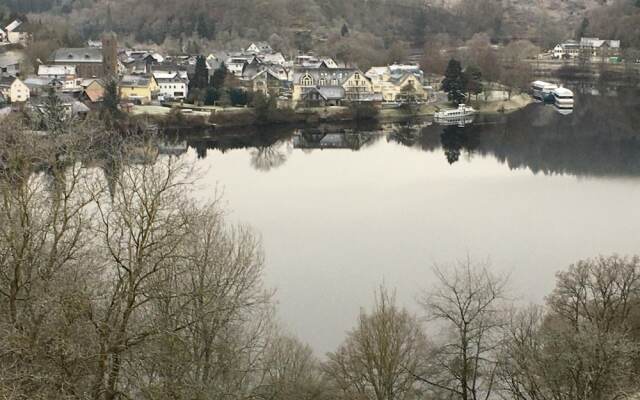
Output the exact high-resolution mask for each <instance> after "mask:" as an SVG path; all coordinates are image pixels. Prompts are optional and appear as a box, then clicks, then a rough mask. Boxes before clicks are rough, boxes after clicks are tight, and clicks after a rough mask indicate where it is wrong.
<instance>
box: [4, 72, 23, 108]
mask: <svg viewBox="0 0 640 400" xmlns="http://www.w3.org/2000/svg"><path fill="white" fill-rule="evenodd" d="M0 93H2V95H3V96H4V97H5V99H9V101H10V102H11V103H23V102H25V101H27V100H29V97H30V94H29V88H28V87H27V85H25V84H24V83H23V82H22V81H21V80H20V79H18V78H14V77H7V78H0Z"/></svg>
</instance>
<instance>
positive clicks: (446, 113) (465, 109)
mask: <svg viewBox="0 0 640 400" xmlns="http://www.w3.org/2000/svg"><path fill="white" fill-rule="evenodd" d="M475 113H476V110H474V109H473V107H471V106H467V105H465V104H459V105H458V108H456V109H453V110H442V111H438V112H437V113H435V115H434V117H435V119H436V120H456V119H462V118H465V117H469V116H472V115H474V114H475Z"/></svg>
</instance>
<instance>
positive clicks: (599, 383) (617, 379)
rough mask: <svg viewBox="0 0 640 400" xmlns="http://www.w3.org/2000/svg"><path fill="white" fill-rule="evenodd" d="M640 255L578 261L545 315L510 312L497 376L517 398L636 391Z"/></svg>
mask: <svg viewBox="0 0 640 400" xmlns="http://www.w3.org/2000/svg"><path fill="white" fill-rule="evenodd" d="M639 290H640V259H639V258H637V257H634V258H621V257H618V256H612V257H599V258H596V259H590V260H584V261H579V262H578V263H577V264H575V265H572V266H570V267H569V269H568V270H567V271H565V272H560V273H558V275H557V283H556V288H555V290H554V291H553V293H552V294H551V295H550V296H549V298H548V299H547V303H548V309H547V311H546V312H545V313H543V312H542V310H541V309H540V308H534V309H531V310H526V311H522V312H519V313H517V314H515V317H514V318H512V322H511V324H510V328H509V329H508V340H507V342H506V346H505V352H504V359H505V364H504V366H503V368H502V371H501V377H502V380H503V382H504V383H505V387H506V390H507V392H508V393H509V394H510V395H511V396H513V397H515V398H518V399H523V400H529V399H531V400H538V399H554V400H556V399H557V400H568V399H598V400H599V399H615V398H619V397H620V396H624V395H628V394H632V393H636V392H637V391H638V390H639V389H640V387H639V385H638V354H639V353H638V352H639V351H640V347H639V345H638V342H637V338H635V337H634V334H635V332H637V327H638V313H637V309H638V305H639V302H640V292H639Z"/></svg>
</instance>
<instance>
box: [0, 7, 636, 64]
mask: <svg viewBox="0 0 640 400" xmlns="http://www.w3.org/2000/svg"><path fill="white" fill-rule="evenodd" d="M639 6H640V2H639V1H637V0H613V1H612V0H608V1H607V0H539V1H535V2H532V1H530V0H176V1H172V2H169V1H166V0H0V13H2V14H0V17H2V18H1V19H4V20H7V19H8V15H9V13H13V14H16V13H18V14H22V15H23V16H26V17H27V18H28V19H29V20H30V21H31V23H32V24H36V25H40V26H41V27H44V28H42V29H44V30H45V31H46V35H47V37H51V30H52V29H53V28H52V27H60V26H62V27H63V28H60V29H57V32H60V31H63V32H64V36H65V38H64V40H71V41H74V40H82V39H87V38H96V37H98V36H99V35H100V34H101V33H102V32H104V31H105V30H113V31H115V32H117V33H118V34H119V35H120V37H121V38H122V40H123V41H127V42H128V43H130V44H135V43H146V44H150V45H153V44H155V45H162V46H164V48H165V49H167V50H168V51H172V50H175V51H177V52H179V51H190V52H193V51H199V50H200V49H212V48H223V47H224V48H237V47H239V46H242V45H244V44H246V43H247V42H248V41H254V40H268V41H269V42H270V43H271V44H272V45H273V46H274V47H276V48H278V49H279V50H282V51H284V52H293V51H296V50H299V49H302V50H310V49H315V50H319V51H324V52H327V53H330V54H331V55H334V56H337V57H342V58H344V59H346V61H351V60H362V59H363V58H365V59H366V58H367V57H368V58H369V59H368V60H367V61H369V62H377V61H383V60H378V59H375V57H386V58H389V59H393V58H400V56H402V55H403V54H405V53H406V51H407V49H409V48H414V49H416V48H418V49H419V48H422V47H423V46H424V45H425V43H426V44H428V43H429V42H432V41H434V40H437V41H439V42H440V43H442V42H445V44H446V45H456V44H457V45H460V44H462V43H464V42H465V41H467V40H468V39H470V38H471V37H472V36H473V35H474V34H476V33H486V34H487V35H488V36H489V37H490V38H491V40H492V41H493V42H494V43H498V42H502V43H506V42H510V41H513V40H515V39H528V40H531V41H532V42H534V43H535V44H537V45H539V46H541V47H543V48H545V47H549V46H551V45H553V44H554V43H556V42H557V41H559V40H563V39H568V38H572V37H575V36H576V35H578V34H583V35H594V36H601V37H606V38H611V39H622V40H623V46H624V45H633V46H636V47H640V28H639V27H640V7H639ZM612 21H615V22H616V23H612ZM35 31H36V32H37V31H38V29H35ZM371 58H374V59H371Z"/></svg>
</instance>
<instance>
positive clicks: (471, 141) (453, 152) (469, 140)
mask: <svg viewBox="0 0 640 400" xmlns="http://www.w3.org/2000/svg"><path fill="white" fill-rule="evenodd" d="M440 142H441V143H442V149H443V150H444V154H445V156H446V157H447V161H449V164H454V163H456V162H458V161H459V160H460V154H461V153H462V150H466V151H467V152H468V154H469V155H471V154H472V153H473V151H474V150H475V149H476V148H477V147H478V136H477V135H474V134H473V131H472V130H471V129H469V128H467V127H464V128H461V127H458V126H455V125H451V126H446V127H445V128H444V129H443V131H442V134H440Z"/></svg>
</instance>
